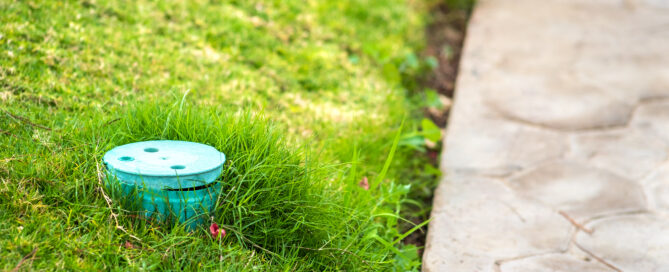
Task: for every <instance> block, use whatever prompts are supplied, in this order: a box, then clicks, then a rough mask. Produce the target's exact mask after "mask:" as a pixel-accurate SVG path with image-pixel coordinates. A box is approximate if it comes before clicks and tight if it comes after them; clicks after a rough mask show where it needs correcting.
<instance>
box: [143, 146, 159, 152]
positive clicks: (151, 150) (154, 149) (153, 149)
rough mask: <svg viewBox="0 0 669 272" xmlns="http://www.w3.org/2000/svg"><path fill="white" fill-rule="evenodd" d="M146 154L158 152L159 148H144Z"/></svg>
mask: <svg viewBox="0 0 669 272" xmlns="http://www.w3.org/2000/svg"><path fill="white" fill-rule="evenodd" d="M144 152H149V153H154V152H158V148H155V147H147V148H144Z"/></svg>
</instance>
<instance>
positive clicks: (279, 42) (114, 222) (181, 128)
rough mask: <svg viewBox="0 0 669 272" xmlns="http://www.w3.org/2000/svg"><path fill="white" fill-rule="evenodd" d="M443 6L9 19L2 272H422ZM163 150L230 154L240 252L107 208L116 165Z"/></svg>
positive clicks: (97, 0)
mask: <svg viewBox="0 0 669 272" xmlns="http://www.w3.org/2000/svg"><path fill="white" fill-rule="evenodd" d="M427 6H428V4H427V3H424V2H421V1H401V0H365V1H348V0H339V1H270V0H263V1H217V0H207V1H204V0H195V1H148V0H137V1H105V0H83V1H46V0H45V1H39V0H33V1H12V0H0V270H11V269H14V268H17V267H18V268H22V269H31V270H42V269H47V270H51V269H66V270H109V269H116V270H166V269H170V270H196V269H198V270H200V269H201V270H219V269H220V270H252V269H254V270H261V271H265V270H285V271H302V270H308V271H309V270H398V271H406V270H416V269H418V268H419V266H420V258H419V255H418V251H417V248H416V246H414V245H411V244H404V243H403V242H402V240H403V238H405V237H406V235H407V234H409V233H411V232H412V231H415V230H416V229H417V227H415V224H418V223H421V222H422V221H423V220H424V219H425V218H426V211H427V210H428V207H426V205H425V204H424V203H422V201H420V199H422V198H424V197H425V196H429V195H430V194H431V189H432V187H433V186H434V183H435V180H436V175H438V171H437V170H436V169H434V167H432V166H431V165H430V164H429V163H428V160H427V158H426V156H425V155H424V153H423V151H422V150H424V149H425V146H424V138H432V139H434V138H437V139H438V138H439V131H438V129H437V128H436V127H433V126H432V125H431V123H430V122H425V121H422V127H423V128H424V129H423V130H420V129H419V127H421V119H422V117H421V112H420V111H419V108H420V107H422V106H424V104H429V103H432V102H429V101H427V102H423V101H424V100H425V99H424V98H423V97H422V96H421V95H420V94H419V93H418V92H416V91H417V89H418V88H419V87H418V86H419V85H417V84H416V79H417V78H418V77H419V76H420V75H421V74H422V73H424V72H425V70H427V69H430V67H433V66H434V60H432V59H424V58H420V57H417V55H419V54H418V53H417V52H420V50H421V48H422V46H423V40H424V37H423V31H424V27H425V24H426V16H427V8H426V7H427ZM155 139H175V140H187V141H196V142H201V143H205V144H209V145H212V146H214V147H216V148H217V149H219V150H221V151H223V152H224V153H226V155H227V157H228V161H227V162H226V164H225V170H224V173H223V176H222V178H221V180H220V182H221V183H222V189H221V195H222V196H223V197H221V199H220V201H219V202H218V203H217V206H216V210H215V211H214V212H213V213H212V218H213V222H216V223H218V224H219V225H221V226H222V227H223V228H224V229H225V230H226V231H227V233H228V235H227V236H226V237H225V238H224V239H220V240H216V239H212V237H211V236H210V235H209V234H208V230H207V229H206V226H203V227H202V228H201V229H198V230H196V231H193V232H189V231H187V230H185V229H184V227H183V226H180V225H165V224H161V223H158V222H152V221H148V220H145V219H143V218H141V217H138V216H136V213H134V212H132V211H128V210H125V209H123V207H122V206H120V205H119V203H118V201H115V199H111V201H110V202H107V201H106V200H105V198H104V197H103V191H104V190H106V189H104V188H103V186H101V184H100V182H99V179H98V173H99V167H100V161H101V158H102V155H103V154H104V153H105V152H106V151H108V150H110V149H111V148H113V147H114V146H118V145H121V144H126V143H130V142H135V141H144V140H155ZM362 180H367V181H368V184H369V188H368V189H366V188H364V187H365V186H361V184H360V183H361V181H362ZM412 221H413V222H412Z"/></svg>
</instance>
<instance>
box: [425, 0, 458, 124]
mask: <svg viewBox="0 0 669 272" xmlns="http://www.w3.org/2000/svg"><path fill="white" fill-rule="evenodd" d="M431 14H432V22H431V24H430V25H429V26H428V27H427V30H426V32H427V33H426V37H427V47H426V49H425V52H424V54H425V55H426V56H432V57H434V58H435V59H437V62H438V63H439V66H438V67H437V68H436V69H434V70H433V73H431V74H430V75H428V76H427V78H426V80H425V82H423V85H424V86H425V87H427V88H431V89H433V90H435V91H437V93H439V94H441V95H444V96H446V97H447V98H449V99H450V98H452V97H453V92H454V90H455V79H456V78H457V75H458V64H459V63H460V53H461V50H462V44H463V41H464V38H465V32H466V28H467V20H468V19H469V12H468V11H466V10H463V9H451V8H449V7H448V6H447V5H446V4H443V3H441V4H439V5H437V6H435V7H433V8H432V12H431ZM426 114H427V115H428V116H429V117H430V118H432V120H433V121H435V123H436V124H437V125H439V126H440V127H445V126H446V122H447V120H448V112H442V113H439V112H434V111H426Z"/></svg>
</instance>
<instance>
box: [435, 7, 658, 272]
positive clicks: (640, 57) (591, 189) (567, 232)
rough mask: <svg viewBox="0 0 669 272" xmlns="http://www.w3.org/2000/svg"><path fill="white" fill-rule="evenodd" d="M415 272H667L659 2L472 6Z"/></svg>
mask: <svg viewBox="0 0 669 272" xmlns="http://www.w3.org/2000/svg"><path fill="white" fill-rule="evenodd" d="M442 169H443V172H444V173H445V176H444V178H443V180H442V181H441V183H440V185H439V187H438V188H437V190H436V192H435V199H434V210H433V212H432V221H431V222H430V226H429V231H428V237H427V245H426V249H425V253H424V256H423V270H424V271H495V272H499V271H504V272H507V271H669V257H668V256H669V0H645V1H644V0H618V1H615V0H588V1H583V0H543V1H536V0H479V1H478V4H477V6H476V8H475V9H474V14H473V16H472V19H471V21H470V24H469V29H468V34H467V38H466V41H465V48H464V51H463V57H462V61H461V64H460V74H459V77H458V81H457V87H456V97H455V104H454V108H453V111H452V113H451V117H450V121H449V127H448V131H447V133H446V138H445V149H444V153H443V154H442Z"/></svg>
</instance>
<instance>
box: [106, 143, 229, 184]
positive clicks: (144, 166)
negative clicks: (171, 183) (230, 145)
mask: <svg viewBox="0 0 669 272" xmlns="http://www.w3.org/2000/svg"><path fill="white" fill-rule="evenodd" d="M103 161H104V162H105V164H106V165H107V167H109V168H113V169H114V170H115V171H121V172H125V173H128V174H137V175H141V176H160V177H176V176H187V175H196V174H200V173H204V172H208V171H212V170H214V169H216V168H218V167H221V165H223V163H224V162H225V154H223V153H221V152H219V151H218V150H216V148H214V147H212V146H209V145H205V144H200V143H194V142H185V141H167V140H166V141H146V142H137V143H131V144H126V145H122V146H117V147H115V148H113V149H112V150H110V151H108V152H107V153H105V155H104V157H103Z"/></svg>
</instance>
